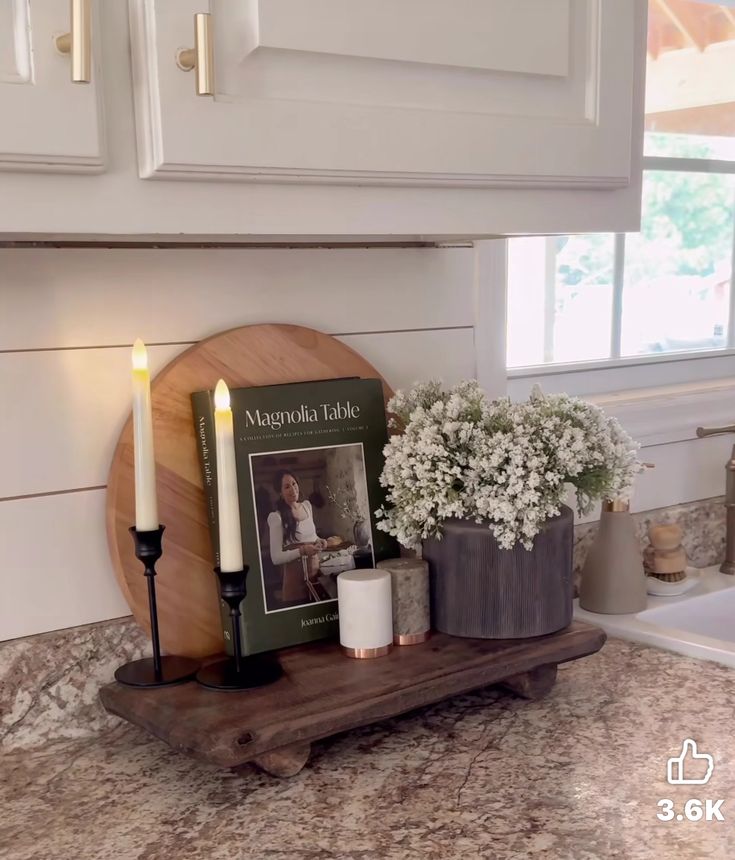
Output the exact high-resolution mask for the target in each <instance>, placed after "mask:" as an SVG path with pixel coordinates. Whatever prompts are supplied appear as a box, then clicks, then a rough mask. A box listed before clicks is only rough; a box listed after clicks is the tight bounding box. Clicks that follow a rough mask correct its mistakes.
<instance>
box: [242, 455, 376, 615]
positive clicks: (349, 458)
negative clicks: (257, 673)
mask: <svg viewBox="0 0 735 860" xmlns="http://www.w3.org/2000/svg"><path fill="white" fill-rule="evenodd" d="M250 468H251V475H252V486H253V495H254V500H255V511H256V519H257V529H258V544H259V547H258V549H259V556H260V566H261V572H262V584H263V594H264V598H265V608H266V612H278V611H283V610H286V609H293V608H294V607H297V606H303V605H304V604H308V603H313V602H322V601H330V600H336V599H337V575H338V574H339V573H341V572H342V571H344V570H352V569H354V568H362V567H366V568H369V567H373V566H374V557H373V536H372V529H371V526H370V503H369V498H368V490H367V482H366V479H365V461H364V456H363V450H362V444H352V445H335V446H330V447H325V448H304V449H300V450H295V451H280V452H278V453H269V454H252V455H251V456H250Z"/></svg>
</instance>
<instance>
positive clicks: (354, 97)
mask: <svg viewBox="0 0 735 860" xmlns="http://www.w3.org/2000/svg"><path fill="white" fill-rule="evenodd" d="M130 3H131V5H130V10H131V28H132V48H133V70H134V76H135V101H136V120H137V127H138V138H139V165H140V172H141V175H142V176H144V177H154V178H169V179H196V178H207V179H212V178H216V179H227V180H238V179H240V180H249V181H256V180H261V181H269V182H273V181H277V182H289V181H292V182H301V183H303V182H316V183H319V182H322V183H347V184H353V185H364V184H381V185H391V184H398V185H418V186H422V185H423V186H441V187H447V186H453V187H503V186H507V187H568V188H576V187H589V188H616V187H623V186H625V185H627V184H628V183H629V181H630V172H631V116H632V105H633V84H634V81H633V69H634V61H633V46H634V30H635V17H636V14H638V15H641V14H644V12H643V9H644V5H645V0H451V2H449V0H370V2H365V0H308V2H304V0H130ZM196 12H210V13H211V15H212V24H213V29H214V54H215V58H214V59H215V95H214V97H213V98H206V97H197V95H195V93H194V75H192V74H187V73H186V72H183V71H181V70H180V69H179V68H177V65H176V62H175V55H176V52H177V49H179V48H180V47H182V46H187V45H191V44H192V43H193V15H194V13H196Z"/></svg>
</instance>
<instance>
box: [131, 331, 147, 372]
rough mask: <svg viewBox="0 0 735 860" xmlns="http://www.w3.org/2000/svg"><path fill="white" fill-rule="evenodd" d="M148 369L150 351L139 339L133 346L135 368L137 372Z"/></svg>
mask: <svg viewBox="0 0 735 860" xmlns="http://www.w3.org/2000/svg"><path fill="white" fill-rule="evenodd" d="M147 367H148V350H147V349H146V348H145V344H144V343H143V341H142V340H141V339H140V338H137V339H136V341H135V343H134V344H133V368H134V369H135V370H145V369H146V368H147Z"/></svg>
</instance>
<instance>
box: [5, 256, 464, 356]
mask: <svg viewBox="0 0 735 860" xmlns="http://www.w3.org/2000/svg"><path fill="white" fill-rule="evenodd" d="M473 277H474V251H473V249H472V248H371V249H357V248H307V249H291V250H272V249H265V248H256V249H252V250H250V249H226V248H218V249H206V250H205V249H188V248H187V249H181V250H155V249H127V250H126V249H103V248H100V249H94V248H92V249H90V248H85V249H53V248H43V249H36V248H34V249H12V248H11V249H0V291H2V293H1V294H0V295H1V296H2V313H0V350H17V349H23V350H26V349H53V348H59V347H81V346H110V345H121V344H128V343H132V342H133V341H134V340H135V338H137V337H140V338H142V339H143V340H144V341H145V342H146V343H191V342H193V341H197V340H201V339H202V338H203V337H206V336H207V335H210V334H215V333H216V332H218V331H223V330H224V329H228V328H233V327H234V326H238V325H245V324H248V323H249V324H253V323H264V322H282V323H298V324H300V325H305V326H310V327H311V328H315V329H319V330H320V331H324V332H327V333H328V334H336V333H340V334H346V333H353V332H355V333H357V332H369V331H379V332H380V331H388V330H389V331H398V330H403V329H435V328H455V327H462V326H472V325H474V324H475V309H474V304H473V303H474V295H473ZM6 290H7V291H9V292H5V291H6ZM10 295H12V301H10V300H9V296H10Z"/></svg>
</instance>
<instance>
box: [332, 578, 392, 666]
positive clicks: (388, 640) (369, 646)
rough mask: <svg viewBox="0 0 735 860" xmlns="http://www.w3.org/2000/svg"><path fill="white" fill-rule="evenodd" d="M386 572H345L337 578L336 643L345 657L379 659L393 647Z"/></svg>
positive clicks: (388, 586)
mask: <svg viewBox="0 0 735 860" xmlns="http://www.w3.org/2000/svg"><path fill="white" fill-rule="evenodd" d="M390 592H391V577H390V573H389V572H388V571H387V570H374V569H373V570H346V571H345V572H344V573H340V575H339V576H338V577H337V600H338V601H339V641H340V645H341V646H342V650H343V652H344V653H345V654H346V655H347V656H348V657H356V658H358V659H367V658H370V657H383V656H384V655H386V654H388V653H389V651H390V650H391V647H392V644H393V614H392V611H391V594H390Z"/></svg>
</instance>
